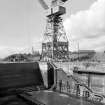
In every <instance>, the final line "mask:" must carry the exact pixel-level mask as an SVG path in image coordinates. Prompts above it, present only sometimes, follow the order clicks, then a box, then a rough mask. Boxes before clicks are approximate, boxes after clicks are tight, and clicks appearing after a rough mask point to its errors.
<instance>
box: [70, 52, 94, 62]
mask: <svg viewBox="0 0 105 105" xmlns="http://www.w3.org/2000/svg"><path fill="white" fill-rule="evenodd" d="M95 53H96V52H95V51H94V50H79V51H75V52H70V54H69V58H70V60H71V61H75V60H80V61H82V60H87V59H91V57H93V56H94V54H95Z"/></svg>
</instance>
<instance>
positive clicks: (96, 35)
mask: <svg viewBox="0 0 105 105" xmlns="http://www.w3.org/2000/svg"><path fill="white" fill-rule="evenodd" d="M64 26H65V29H66V32H67V35H68V38H69V40H70V44H71V43H72V44H76V43H78V42H79V44H80V49H94V50H98V51H99V50H100V51H101V50H105V48H104V47H103V46H104V45H105V0H97V1H95V2H94V3H93V4H92V5H91V6H90V8H89V9H88V10H84V11H79V12H77V13H76V14H73V15H71V16H70V17H68V18H67V19H66V20H65V21H64ZM72 44H71V45H72ZM70 47H71V50H75V47H74V46H70Z"/></svg>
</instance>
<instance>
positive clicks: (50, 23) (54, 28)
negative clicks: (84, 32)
mask: <svg viewBox="0 0 105 105" xmlns="http://www.w3.org/2000/svg"><path fill="white" fill-rule="evenodd" d="M39 1H40V3H41V5H42V6H43V8H44V9H46V10H48V11H50V12H48V15H47V25H46V30H45V33H44V38H43V42H42V59H43V60H49V59H53V60H54V61H59V60H67V59H68V57H69V49H68V46H69V43H68V39H67V36H66V32H65V30H64V26H63V19H62V17H61V16H62V15H64V14H65V13H66V8H65V7H63V6H62V4H64V3H65V2H66V1H67V0H52V2H51V7H50V8H49V7H48V5H47V4H46V3H45V1H43V0H39Z"/></svg>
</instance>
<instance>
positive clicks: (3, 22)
mask: <svg viewBox="0 0 105 105" xmlns="http://www.w3.org/2000/svg"><path fill="white" fill-rule="evenodd" d="M45 1H46V3H48V4H49V0H45ZM65 6H66V8H67V14H66V16H64V26H65V30H66V32H67V36H68V39H69V43H70V47H69V48H70V50H76V49H77V44H78V43H79V47H80V49H93V50H97V51H102V50H104V49H105V47H104V44H105V42H104V41H105V0H68V2H67V3H66V4H65ZM45 16H46V13H45V10H44V9H43V8H42V7H41V5H40V4H39V2H38V0H0V57H5V56H7V55H9V54H13V53H17V52H29V51H30V49H31V47H32V46H33V47H34V48H35V50H39V49H41V41H42V38H43V34H44V31H45V25H46V17H45Z"/></svg>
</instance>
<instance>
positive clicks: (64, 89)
mask: <svg viewBox="0 0 105 105" xmlns="http://www.w3.org/2000/svg"><path fill="white" fill-rule="evenodd" d="M56 90H57V91H59V92H61V93H66V94H68V95H73V96H76V97H82V98H84V99H87V100H91V101H97V102H101V101H103V98H104V97H103V96H101V95H98V94H95V93H94V92H92V90H91V89H89V88H88V87H87V86H85V85H84V84H79V83H76V82H75V81H73V83H72V84H70V83H69V81H67V82H63V81H62V80H60V81H58V82H57V88H56Z"/></svg>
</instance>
